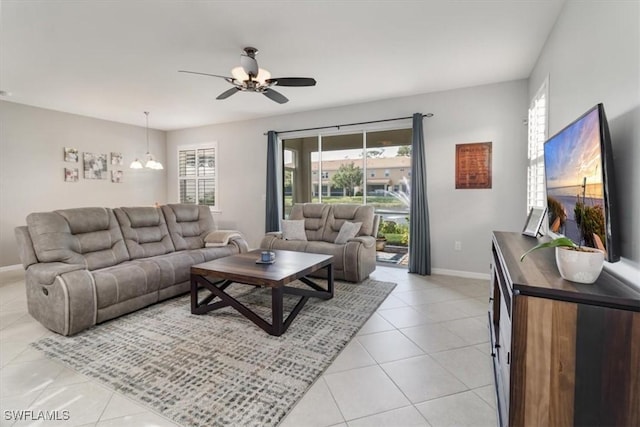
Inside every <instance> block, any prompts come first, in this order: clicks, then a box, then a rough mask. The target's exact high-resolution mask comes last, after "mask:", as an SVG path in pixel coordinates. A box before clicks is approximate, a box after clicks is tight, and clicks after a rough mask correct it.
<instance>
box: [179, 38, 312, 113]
mask: <svg viewBox="0 0 640 427" xmlns="http://www.w3.org/2000/svg"><path fill="white" fill-rule="evenodd" d="M256 53H258V49H256V48H255V47H245V48H244V54H242V55H240V66H238V67H235V68H233V69H232V70H231V77H227V76H221V75H217V74H209V73H201V72H198V71H187V70H179V71H178V72H180V73H190V74H200V75H203V76H210V77H218V78H221V79H224V80H226V81H227V82H228V83H230V84H231V85H233V87H232V88H231V89H229V90H226V91H224V92H222V93H221V94H220V95H218V96H217V98H216V99H226V98H228V97H230V96H231V95H233V94H235V93H238V92H240V91H242V92H257V93H261V94H263V95H264V96H266V97H267V98H269V99H271V100H272V101H275V102H277V103H278V104H284V103H285V102H287V101H289V99H287V97H286V96H284V95H283V94H281V93H280V92H277V91H275V90H273V89H272V88H271V87H272V86H289V87H303V86H315V85H316V81H315V79H312V78H310V77H277V78H272V77H271V73H269V72H268V71H267V70H265V69H263V68H259V67H258V61H256Z"/></svg>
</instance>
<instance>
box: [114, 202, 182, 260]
mask: <svg viewBox="0 0 640 427" xmlns="http://www.w3.org/2000/svg"><path fill="white" fill-rule="evenodd" d="M113 212H114V213H115V215H116V218H117V219H118V222H119V223H120V228H121V230H122V235H123V236H124V241H125V244H126V245H127V250H128V251H129V255H130V256H131V259H138V258H146V257H150V256H156V255H164V254H167V253H170V252H173V251H174V250H175V248H174V247H173V242H172V241H171V236H169V230H168V229H167V223H166V222H165V219H164V215H163V214H162V211H161V210H160V209H159V208H154V207H151V206H142V207H134V208H126V207H125V208H116V209H114V210H113Z"/></svg>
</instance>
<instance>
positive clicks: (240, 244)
mask: <svg viewBox="0 0 640 427" xmlns="http://www.w3.org/2000/svg"><path fill="white" fill-rule="evenodd" d="M229 244H230V245H235V246H236V247H237V248H238V253H241V254H243V253H245V252H249V243H247V241H246V240H245V238H244V237H243V236H242V235H240V236H234V237H230V238H229Z"/></svg>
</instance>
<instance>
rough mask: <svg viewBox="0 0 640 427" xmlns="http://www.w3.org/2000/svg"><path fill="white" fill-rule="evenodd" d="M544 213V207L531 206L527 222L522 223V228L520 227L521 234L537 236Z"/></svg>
mask: <svg viewBox="0 0 640 427" xmlns="http://www.w3.org/2000/svg"><path fill="white" fill-rule="evenodd" d="M545 213H547V208H546V207H544V208H531V210H530V211H529V216H528V217H527V222H526V223H525V224H524V228H523V229H522V234H524V235H525V236H531V237H538V234H540V227H541V226H542V220H544V214H545Z"/></svg>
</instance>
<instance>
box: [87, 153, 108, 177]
mask: <svg viewBox="0 0 640 427" xmlns="http://www.w3.org/2000/svg"><path fill="white" fill-rule="evenodd" d="M83 161H84V178H85V179H108V177H109V173H108V172H107V155H106V154H95V153H84V158H83Z"/></svg>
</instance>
